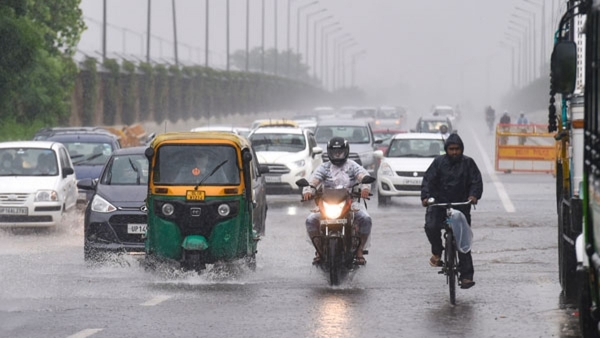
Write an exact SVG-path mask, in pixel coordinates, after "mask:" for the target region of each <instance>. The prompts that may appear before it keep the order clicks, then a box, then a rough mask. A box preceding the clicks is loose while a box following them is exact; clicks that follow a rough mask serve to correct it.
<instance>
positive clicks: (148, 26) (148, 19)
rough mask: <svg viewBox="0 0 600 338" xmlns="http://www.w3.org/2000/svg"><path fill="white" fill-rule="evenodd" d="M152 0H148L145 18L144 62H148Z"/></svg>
mask: <svg viewBox="0 0 600 338" xmlns="http://www.w3.org/2000/svg"><path fill="white" fill-rule="evenodd" d="M207 1H208V0H207ZM151 2H152V0H148V18H147V19H146V24H147V27H146V34H147V36H146V62H147V63H150V34H151V30H150V10H151V8H152V4H151Z"/></svg>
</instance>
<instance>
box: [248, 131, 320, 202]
mask: <svg viewBox="0 0 600 338" xmlns="http://www.w3.org/2000/svg"><path fill="white" fill-rule="evenodd" d="M249 140H250V142H251V143H252V148H254V151H255V152H256V157H257V159H258V163H260V164H261V165H267V166H268V167H269V172H268V173H266V174H265V175H264V178H265V182H266V186H267V193H270V194H272V193H288V192H295V191H297V189H298V187H297V185H296V181H297V180H299V179H301V178H307V179H308V177H310V175H311V174H312V172H313V171H314V170H315V169H316V168H317V167H318V166H319V165H321V163H322V162H323V159H322V158H321V153H322V152H323V148H320V147H318V146H317V141H316V140H315V137H314V134H313V132H312V131H311V130H310V129H307V128H300V127H262V128H257V129H255V130H253V131H252V132H251V133H250V136H249Z"/></svg>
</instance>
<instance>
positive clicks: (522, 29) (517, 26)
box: [508, 16, 531, 82]
mask: <svg viewBox="0 0 600 338" xmlns="http://www.w3.org/2000/svg"><path fill="white" fill-rule="evenodd" d="M515 18H519V19H521V20H526V21H527V25H525V24H523V23H521V22H517V21H514V20H510V21H509V23H511V24H513V26H509V27H508V29H510V30H513V31H515V32H517V33H520V34H522V35H523V50H522V53H521V54H522V55H523V76H524V79H523V80H524V82H529V80H530V71H531V69H530V65H529V61H530V59H531V57H530V50H531V43H530V37H529V34H528V31H529V23H530V21H529V20H527V19H526V18H523V17H520V16H515Z"/></svg>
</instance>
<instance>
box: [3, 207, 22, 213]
mask: <svg viewBox="0 0 600 338" xmlns="http://www.w3.org/2000/svg"><path fill="white" fill-rule="evenodd" d="M0 215H27V208H15V207H6V208H0Z"/></svg>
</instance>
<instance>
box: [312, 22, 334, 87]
mask: <svg viewBox="0 0 600 338" xmlns="http://www.w3.org/2000/svg"><path fill="white" fill-rule="evenodd" d="M331 18H333V15H330V16H328V17H325V18H322V19H319V20H316V21H315V24H314V28H313V59H312V71H313V78H315V79H316V78H317V26H318V25H319V24H320V23H321V22H323V21H326V20H329V19H331ZM321 39H323V37H322V36H321ZM307 41H308V40H307ZM306 59H307V60H308V51H307V55H306ZM307 64H308V63H307Z"/></svg>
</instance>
